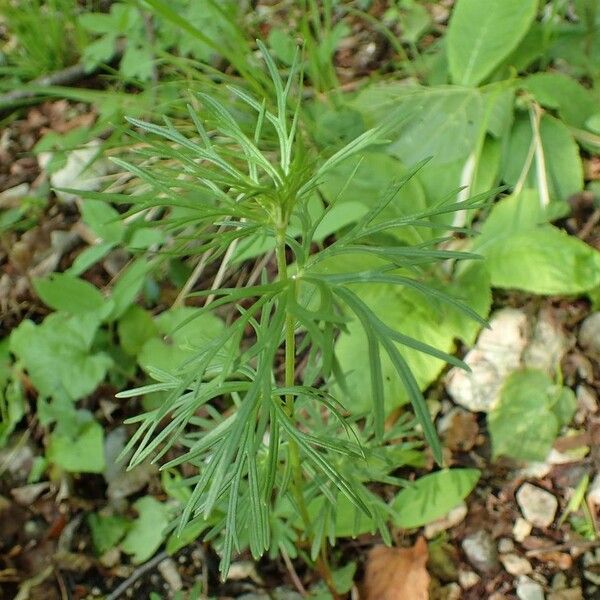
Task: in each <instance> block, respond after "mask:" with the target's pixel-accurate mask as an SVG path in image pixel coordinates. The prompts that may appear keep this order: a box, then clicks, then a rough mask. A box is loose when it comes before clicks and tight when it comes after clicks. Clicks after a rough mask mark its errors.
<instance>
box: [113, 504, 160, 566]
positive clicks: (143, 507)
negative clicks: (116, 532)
mask: <svg viewBox="0 0 600 600" xmlns="http://www.w3.org/2000/svg"><path fill="white" fill-rule="evenodd" d="M133 507H134V508H135V510H136V511H137V512H138V518H137V519H136V520H135V521H134V522H133V523H132V524H131V527H130V529H129V531H128V532H127V535H126V536H125V539H124V540H123V542H122V543H121V549H122V550H123V552H125V553H127V554H131V555H132V558H131V559H132V561H133V562H134V563H137V564H139V563H142V562H144V561H145V560H148V559H149V558H150V557H151V556H152V555H153V554H154V553H155V552H156V550H157V549H158V547H159V546H160V545H161V544H162V542H163V540H164V539H165V533H166V532H165V530H166V528H167V526H168V525H169V520H170V518H171V511H170V510H169V507H168V506H167V505H166V504H164V503H162V502H159V501H158V500H156V499H155V498H153V497H152V496H144V497H143V498H140V499H139V500H137V501H136V502H135V504H134V505H133Z"/></svg>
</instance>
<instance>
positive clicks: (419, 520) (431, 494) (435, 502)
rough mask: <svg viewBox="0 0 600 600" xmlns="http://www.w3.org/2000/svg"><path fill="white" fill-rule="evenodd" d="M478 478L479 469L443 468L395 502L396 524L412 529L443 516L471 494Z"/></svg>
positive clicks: (404, 491)
mask: <svg viewBox="0 0 600 600" xmlns="http://www.w3.org/2000/svg"><path fill="white" fill-rule="evenodd" d="M479 476H480V472H479V470H477V469H444V470H443V471H437V472H435V473H430V474H429V475H425V476H424V477H420V478H419V479H417V480H416V481H415V483H414V484H412V485H411V486H410V487H407V488H406V489H404V490H402V491H401V492H399V493H398V494H397V495H396V497H395V498H394V500H393V501H392V504H391V507H392V509H393V511H394V515H393V521H394V524H395V525H396V526H397V527H402V528H404V529H413V528H415V527H421V526H422V525H426V524H427V523H431V522H432V521H435V520H436V519H439V518H441V517H443V516H444V515H445V514H447V513H448V512H449V511H451V510H452V509H453V508H455V507H456V506H457V505H458V504H459V503H460V502H462V501H463V500H464V499H465V498H466V497H467V496H468V495H469V494H470V493H471V491H472V490H473V488H474V487H475V484H476V483H477V481H478V480H479Z"/></svg>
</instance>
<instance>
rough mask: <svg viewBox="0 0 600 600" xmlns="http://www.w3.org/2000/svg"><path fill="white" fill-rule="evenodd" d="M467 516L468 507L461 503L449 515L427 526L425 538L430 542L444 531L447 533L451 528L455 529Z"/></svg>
mask: <svg viewBox="0 0 600 600" xmlns="http://www.w3.org/2000/svg"><path fill="white" fill-rule="evenodd" d="M466 516H467V505H466V504H465V503H464V502H461V504H459V505H458V506H456V507H455V508H453V509H452V510H451V511H450V512H449V513H448V514H447V515H445V516H444V517H442V518H441V519H437V520H435V521H433V522H432V523H429V524H428V525H426V526H425V531H424V533H425V537H426V538H427V539H428V540H430V539H432V538H434V537H435V536H436V535H438V534H439V533H441V532H442V531H446V530H447V529H450V528H451V527H455V526H456V525H458V524H459V523H461V522H462V521H463V520H464V518H465V517H466Z"/></svg>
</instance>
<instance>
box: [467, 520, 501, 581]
mask: <svg viewBox="0 0 600 600" xmlns="http://www.w3.org/2000/svg"><path fill="white" fill-rule="evenodd" d="M462 549H463V550H464V552H465V554H466V555H467V559H468V561H469V562H470V563H471V564H472V565H473V566H474V567H475V568H476V569H477V570H478V571H480V572H482V573H493V572H494V571H497V570H498V568H499V567H500V564H499V562H498V551H497V550H496V545H495V544H494V540H492V537H491V536H490V534H489V533H488V532H487V531H484V530H483V529H481V530H479V531H476V532H475V533H472V534H471V535H468V536H467V537H466V538H465V539H464V540H463V541H462Z"/></svg>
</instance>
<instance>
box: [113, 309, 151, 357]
mask: <svg viewBox="0 0 600 600" xmlns="http://www.w3.org/2000/svg"><path fill="white" fill-rule="evenodd" d="M117 332H118V333H119V341H120V342H121V347H122V348H123V350H124V351H125V352H126V353H127V354H129V355H131V356H137V354H138V353H139V351H140V350H141V349H142V347H143V346H144V344H145V343H146V342H147V341H148V340H149V339H151V338H153V337H155V336H156V335H157V334H158V328H157V326H156V324H155V323H154V321H153V319H152V315H151V314H150V313H149V312H148V311H147V310H144V309H143V308H141V307H140V306H137V305H135V304H134V305H133V306H130V307H129V309H128V310H127V311H126V312H125V314H124V315H123V316H122V317H121V318H120V319H119V322H118V324H117Z"/></svg>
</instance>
